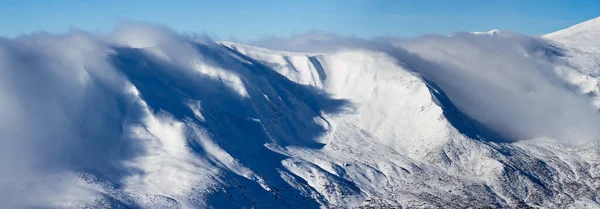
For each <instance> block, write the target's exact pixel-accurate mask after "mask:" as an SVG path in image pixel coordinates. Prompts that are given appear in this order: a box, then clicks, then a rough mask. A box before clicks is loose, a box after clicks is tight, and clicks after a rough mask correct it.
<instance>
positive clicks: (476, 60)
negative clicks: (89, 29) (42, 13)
mask: <svg viewBox="0 0 600 209" xmlns="http://www.w3.org/2000/svg"><path fill="white" fill-rule="evenodd" d="M592 23H593V21H592V22H591V23H586V24H583V25H584V26H586V25H593V24H592ZM584 26H580V27H577V28H576V29H577V30H578V31H584V32H586V31H587V32H588V33H589V34H596V33H597V31H594V30H591V29H590V30H591V31H592V32H589V31H588V30H581V28H582V27H584ZM587 28H590V27H587ZM591 28H592V29H593V28H594V27H591ZM572 30H575V29H571V30H567V32H569V31H571V32H569V33H567V32H564V33H561V32H557V33H553V34H551V35H549V36H548V37H545V38H544V39H542V38H533V37H528V36H524V35H520V34H516V33H509V32H503V31H494V33H482V34H472V33H457V34H455V35H452V36H435V35H432V36H425V37H420V38H416V39H406V38H396V37H383V38H377V39H372V40H365V39H359V38H348V37H340V36H336V35H332V34H320V33H310V34H306V35H300V36H297V37H293V38H290V39H282V38H269V39H264V40H260V41H256V42H252V43H251V44H252V45H256V46H258V47H255V46H249V45H244V44H238V43H230V42H214V41H212V40H210V39H209V38H207V37H204V36H198V35H182V34H178V33H176V32H174V31H171V30H170V29H168V28H166V27H163V26H155V25H149V24H139V23H128V24H125V25H122V26H120V27H118V28H117V29H116V30H115V31H114V32H113V33H111V34H110V35H95V34H89V33H86V32H82V31H74V32H71V33H68V34H63V35H52V34H46V33H37V34H32V35H27V36H21V37H18V38H16V39H1V40H0V115H2V117H1V118H0V166H2V168H3V172H2V174H0V201H1V202H2V205H3V206H4V207H8V208H38V207H50V208H54V207H58V208H81V207H101V208H105V207H109V208H199V207H200V208H232V207H257V208H265V207H270V208H288V207H291V208H303V207H305V208H318V207H336V206H340V207H360V206H395V207H405V208H432V207H433V208H435V207H445V208H465V207H475V208H479V207H526V206H533V207H542V208H557V207H560V208H563V207H592V206H600V205H598V198H599V196H598V191H599V190H600V186H598V185H600V184H599V183H600V182H598V180H597V179H598V176H600V169H599V168H600V167H599V166H600V160H599V159H600V158H599V156H600V147H599V146H598V145H599V144H600V143H598V139H599V138H600V132H599V131H598V129H597V128H596V127H597V126H598V125H600V117H599V115H598V107H600V98H598V95H600V92H599V89H598V77H597V76H598V75H600V74H599V73H597V72H596V71H597V69H596V71H594V70H593V69H595V68H594V67H593V66H594V65H593V63H597V62H600V60H598V59H596V58H597V57H600V56H590V54H593V53H595V52H598V51H600V49H598V50H596V51H594V49H592V48H593V47H592V48H590V46H589V45H586V44H576V41H575V40H572V39H567V38H565V37H566V36H568V34H571V33H573V32H572ZM584 32H581V33H579V32H578V33H577V34H578V36H577V37H579V36H584V37H586V39H585V40H584V41H589V39H590V37H591V35H585V34H583V35H582V33H584ZM557 34H558V35H557ZM552 37H559V38H556V39H553V38H552ZM591 38H592V39H593V38H594V37H591ZM596 38H597V39H598V38H600V37H596ZM564 40H568V41H564ZM581 46H585V49H581V50H579V47H581ZM582 51H585V53H582ZM581 56H585V57H586V58H585V59H583V58H582V59H579V58H578V57H581ZM590 59H596V61H595V62H592V61H590ZM581 60H586V61H585V62H583V61H581ZM599 72H600V71H599Z"/></svg>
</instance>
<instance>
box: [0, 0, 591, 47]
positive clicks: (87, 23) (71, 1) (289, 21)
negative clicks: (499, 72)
mask: <svg viewBox="0 0 600 209" xmlns="http://www.w3.org/2000/svg"><path fill="white" fill-rule="evenodd" d="M598 16H600V1H598V0H576V1H573V0H396V1H377V0H374V1H367V0H344V1H342V0H320V1H317V0H303V1H292V0H287V1H286V0H281V1H275V0H267V1H259V0H256V1H231V0H219V1H216V0H215V1H178V0H171V1H166V0H162V1H153V0H145V1H140V0H129V1H127V0H122V1H119V0H104V1H94V0H68V1H67V0H63V1H60V0H56V1H36V0H1V1H0V36H3V37H15V36H17V35H19V34H22V33H29V32H32V31H40V30H45V31H49V32H64V31H67V30H69V28H80V29H84V30H88V31H93V32H108V31H110V30H111V29H112V28H113V27H114V26H115V25H116V24H117V23H118V22H119V21H122V20H136V21H147V22H153V23H160V24H164V25H167V26H169V27H172V28H174V29H175V30H177V31H183V32H207V33H208V34H210V35H212V36H215V37H217V38H219V39H224V40H231V39H233V38H235V39H241V40H247V39H252V38H258V37H261V36H265V35H266V36H269V35H276V36H289V35H292V34H297V33H302V32H307V31H315V30H317V31H323V32H333V33H337V34H342V35H354V36H359V37H372V36H384V35H398V36H409V37H412V36H419V35H424V34H430V33H438V34H450V33H453V32H456V31H487V30H491V29H495V28H497V29H504V30H512V31H518V32H522V33H525V34H529V35H541V34H545V33H548V32H552V31H555V30H559V29H562V28H565V27H568V26H570V25H573V24H576V23H578V22H581V21H585V20H588V19H591V18H595V17H598Z"/></svg>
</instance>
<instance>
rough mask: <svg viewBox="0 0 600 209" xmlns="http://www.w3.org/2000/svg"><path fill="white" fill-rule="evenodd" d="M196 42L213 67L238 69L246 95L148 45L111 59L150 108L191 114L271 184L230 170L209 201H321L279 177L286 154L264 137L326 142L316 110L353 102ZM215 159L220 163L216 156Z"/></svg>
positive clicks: (314, 144) (185, 117) (194, 144)
mask: <svg viewBox="0 0 600 209" xmlns="http://www.w3.org/2000/svg"><path fill="white" fill-rule="evenodd" d="M193 48H194V50H195V51H196V52H197V53H198V54H199V55H200V56H201V57H202V59H203V63H205V64H208V65H209V67H213V68H219V70H225V71H228V72H230V73H233V74H235V75H237V76H239V77H240V78H241V80H242V83H243V86H244V87H245V89H246V91H247V94H248V96H247V97H245V96H242V95H240V94H239V92H236V91H234V90H232V88H230V87H229V86H226V85H225V83H226V82H223V80H221V79H216V78H214V77H209V76H206V75H203V74H200V73H198V72H196V71H194V70H193V69H185V67H182V66H179V65H174V64H171V63H167V62H162V61H160V60H156V59H153V58H150V57H149V56H148V55H147V54H145V53H144V52H143V51H142V50H143V49H133V48H118V49H116V51H117V55H115V56H112V58H111V59H112V62H113V63H114V65H115V66H116V68H117V69H118V70H119V71H120V72H122V73H123V74H124V75H125V76H126V77H127V78H128V80H129V81H130V82H131V83H132V84H133V85H134V86H135V87H136V88H137V89H138V91H139V92H140V95H141V97H142V98H143V100H144V101H145V102H146V103H147V104H148V106H149V107H150V108H151V109H152V110H153V111H155V112H166V113H169V114H171V115H172V116H173V117H174V118H176V119H178V120H180V121H192V122H193V123H195V124H197V125H199V126H200V127H203V128H206V129H207V130H208V132H209V133H210V135H211V137H212V139H213V140H214V142H215V143H216V144H217V145H218V146H220V147H221V148H222V149H223V150H225V151H226V152H227V153H228V154H229V155H231V157H233V158H234V159H236V160H237V161H238V162H239V164H241V165H243V166H245V167H247V168H249V169H250V170H252V171H254V172H255V173H256V174H257V175H258V176H260V177H262V178H263V179H264V180H265V182H266V184H267V185H269V186H270V187H272V190H271V191H267V190H265V189H263V188H262V187H261V186H260V185H259V184H257V183H255V182H251V180H249V179H247V178H245V177H242V176H240V175H237V174H235V173H234V172H226V173H224V174H223V176H222V179H224V180H225V181H226V182H227V183H226V184H227V185H224V186H225V187H226V188H225V190H218V191H217V192H215V193H213V194H211V195H210V196H209V197H208V200H207V205H211V206H213V207H216V208H222V207H232V206H233V207H241V206H249V205H255V206H260V205H261V204H264V205H263V206H266V205H279V206H286V207H287V206H294V205H298V204H299V205H304V206H307V207H310V208H314V207H318V206H319V205H320V204H319V203H318V202H316V201H315V200H313V199H310V198H308V199H307V198H306V197H304V196H303V194H301V193H300V191H298V190H296V189H295V188H293V187H291V186H290V185H289V184H288V183H287V182H285V181H284V180H283V179H282V178H281V177H280V174H279V171H285V170H286V169H285V168H284V167H283V166H282V164H281V161H282V160H284V159H286V156H285V155H282V154H279V153H277V152H274V151H272V150H270V149H268V148H267V147H265V144H276V145H279V146H281V147H285V146H300V147H306V148H314V149H318V148H321V147H322V146H323V144H322V143H320V142H319V141H318V140H316V139H317V137H319V136H320V135H321V134H323V133H324V131H325V129H324V128H323V127H321V126H319V125H318V124H316V123H315V122H314V121H313V118H315V117H320V115H321V113H322V112H323V113H339V112H341V111H343V110H344V108H345V107H346V105H348V104H349V102H348V101H346V100H338V99H332V98H330V97H329V96H328V95H327V94H325V93H323V92H321V91H319V90H317V89H315V88H312V87H309V86H305V85H300V84H297V83H294V82H292V81H290V80H288V79H287V78H285V77H284V76H282V75H280V74H278V73H277V72H276V71H274V70H273V69H271V68H269V67H267V66H265V65H263V64H261V63H259V62H257V61H254V60H252V59H250V58H248V57H245V56H244V55H241V54H239V53H237V52H235V51H232V50H230V49H229V48H226V47H224V46H220V45H216V44H212V43H209V44H194V46H193ZM236 56H237V57H242V58H243V59H244V60H246V61H248V62H249V63H246V62H243V61H240V60H239V59H237V58H236ZM265 96H266V97H267V98H268V99H267V98H266V97H265ZM189 101H200V102H201V108H202V115H203V117H204V119H205V120H199V119H198V118H197V117H196V116H195V114H194V111H193V110H192V109H191V108H190V107H189V105H188V102H189ZM256 119H258V120H259V121H257V120H256ZM188 144H189V145H190V146H191V148H192V149H193V151H194V152H196V153H197V154H199V155H202V154H204V153H205V152H206V151H205V150H203V148H202V146H201V145H199V142H198V141H195V138H193V137H188ZM213 163H215V166H218V162H213ZM289 174H290V175H293V174H291V173H289ZM295 178H296V180H297V181H300V182H303V181H304V180H303V179H301V178H299V177H297V176H295ZM250 193H251V195H250ZM246 196H252V197H253V200H249V199H245V198H243V197H246ZM282 200H286V201H285V202H284V201H282ZM257 201H262V203H260V202H257ZM290 204H291V205H290Z"/></svg>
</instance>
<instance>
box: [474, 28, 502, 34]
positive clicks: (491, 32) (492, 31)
mask: <svg viewBox="0 0 600 209" xmlns="http://www.w3.org/2000/svg"><path fill="white" fill-rule="evenodd" d="M471 33H472V34H475V35H490V36H497V35H498V34H500V30H498V29H494V30H490V31H488V32H471Z"/></svg>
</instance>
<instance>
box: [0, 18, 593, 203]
mask: <svg viewBox="0 0 600 209" xmlns="http://www.w3.org/2000/svg"><path fill="white" fill-rule="evenodd" d="M192 42H203V43H206V44H209V45H211V46H216V43H214V42H212V41H211V40H209V39H207V38H205V37H203V36H186V35H181V34H177V33H175V32H173V31H171V30H169V29H168V28H165V27H162V26H153V25H147V24H141V25H140V24H131V23H129V24H128V25H124V26H122V27H118V28H117V29H116V30H115V32H113V33H112V34H110V35H108V36H102V35H94V34H89V33H86V32H82V31H75V32H72V33H69V34H63V35H50V34H45V33H39V34H33V35H28V36H22V37H19V38H16V39H0V115H2V118H0V167H2V168H3V169H4V172H3V173H2V174H0V196H2V197H3V198H2V201H3V202H5V203H6V204H5V205H8V206H15V207H17V206H40V205H46V204H48V203H49V202H51V201H52V202H55V201H60V200H65V201H69V200H72V199H73V198H85V196H86V195H84V194H87V193H91V192H90V191H89V190H88V189H86V188H84V187H78V186H72V185H77V184H76V183H74V182H77V181H78V180H77V179H78V177H77V176H76V174H74V173H71V172H70V171H82V172H88V171H89V172H94V173H98V174H101V175H107V176H110V178H112V179H115V180H116V181H120V180H122V179H124V178H125V177H126V176H127V175H129V174H130V173H131V172H133V171H131V170H130V169H128V168H126V167H125V166H124V165H123V162H124V161H127V160H129V159H132V158H134V157H136V155H138V154H143V153H144V148H143V147H140V145H139V144H136V143H135V142H132V141H131V140H128V138H127V137H128V136H127V134H126V133H125V131H126V130H127V127H124V126H123V124H125V123H126V121H136V120H142V118H143V117H144V116H143V114H142V113H136V112H131V110H132V106H133V107H134V108H133V109H135V108H136V107H137V108H139V107H141V104H139V103H138V102H137V100H138V99H139V95H136V94H134V93H132V92H131V91H128V90H127V89H128V88H129V87H130V83H129V82H128V81H127V78H126V77H125V76H123V75H122V74H121V73H119V72H117V71H116V70H115V69H114V68H115V66H113V63H111V62H110V61H109V59H110V56H111V55H112V54H114V53H116V52H115V50H116V49H119V48H146V49H148V50H147V51H146V52H147V53H149V54H150V55H151V56H152V57H153V58H154V59H156V60H161V61H165V60H168V61H169V62H172V63H174V64H175V65H179V66H186V67H187V68H193V67H194V66H195V64H197V62H199V60H202V56H201V55H199V54H198V49H196V48H194V47H193V45H191V44H189V43H192ZM251 44H253V45H258V46H262V47H266V48H271V49H279V50H286V51H300V52H318V53H336V52H338V51H343V50H356V49H361V50H371V51H378V52H383V53H387V54H388V55H389V56H391V57H394V58H396V59H397V61H398V64H399V65H402V66H405V67H406V68H408V69H410V70H412V71H414V72H415V73H418V74H420V75H421V76H423V77H424V78H426V79H429V80H431V81H433V82H435V83H436V84H437V85H439V86H440V87H441V89H443V90H444V91H445V92H446V94H447V95H448V96H449V98H450V100H451V101H452V102H453V103H454V104H455V105H456V106H457V107H458V108H459V109H460V110H461V111H463V112H464V113H465V114H467V115H468V116H470V117H472V118H473V119H475V120H477V121H480V122H481V123H483V124H485V125H487V126H489V127H490V128H491V129H493V130H495V131H496V132H498V133H500V134H502V135H503V136H505V137H506V138H507V139H510V140H527V139H532V138H539V137H550V138H554V139H558V140H561V141H563V142H571V141H589V140H597V139H598V138H599V136H600V131H599V130H598V129H597V128H596V127H597V126H598V125H600V118H599V117H598V115H597V114H598V111H597V109H596V108H595V107H594V106H592V105H591V104H590V99H589V98H588V97H586V96H584V95H582V94H580V93H579V92H576V91H573V90H572V89H570V88H568V87H567V86H566V85H565V83H564V81H562V80H561V78H560V77H557V76H556V74H555V71H554V70H555V68H556V67H557V66H562V67H564V66H567V64H566V63H562V61H561V58H560V57H561V52H560V50H558V49H556V48H554V47H553V46H552V45H551V44H550V43H547V42H546V41H544V40H540V39H536V38H531V37H526V36H523V35H519V34H505V35H502V36H476V35H473V34H468V33H461V34H456V35H453V36H450V37H446V36H426V37H421V38H417V39H401V38H396V37H386V38H379V39H373V40H365V39H360V38H351V37H341V36H337V35H334V34H322V33H311V34H305V35H299V36H296V37H292V38H289V39H285V38H269V39H264V40H258V41H254V42H252V43H251ZM156 46H160V47H158V48H157V49H153V47H156ZM238 67H239V66H238ZM240 72H241V71H240ZM238 73H239V72H238ZM239 75H244V74H243V73H241V74H236V75H235V76H239ZM235 76H234V75H232V74H227V75H225V74H223V75H219V76H217V77H219V78H230V80H227V83H230V84H231V85H233V86H235V85H242V83H241V81H240V80H239V79H237V80H236V78H237V77H235ZM207 83H208V82H207ZM212 84H214V83H208V84H204V85H206V86H207V89H209V88H208V87H210V86H211V85H212ZM232 88H235V87H232ZM214 89H217V90H214V91H215V92H217V91H218V88H217V87H214ZM217 93H218V92H217ZM240 94H242V95H243V94H244V92H242V93H240ZM148 114H150V113H148ZM182 158H184V157H182ZM57 176H58V177H57ZM30 185H36V186H35V188H32V187H31V186H30ZM74 194H77V195H74ZM90 195H91V194H90Z"/></svg>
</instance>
